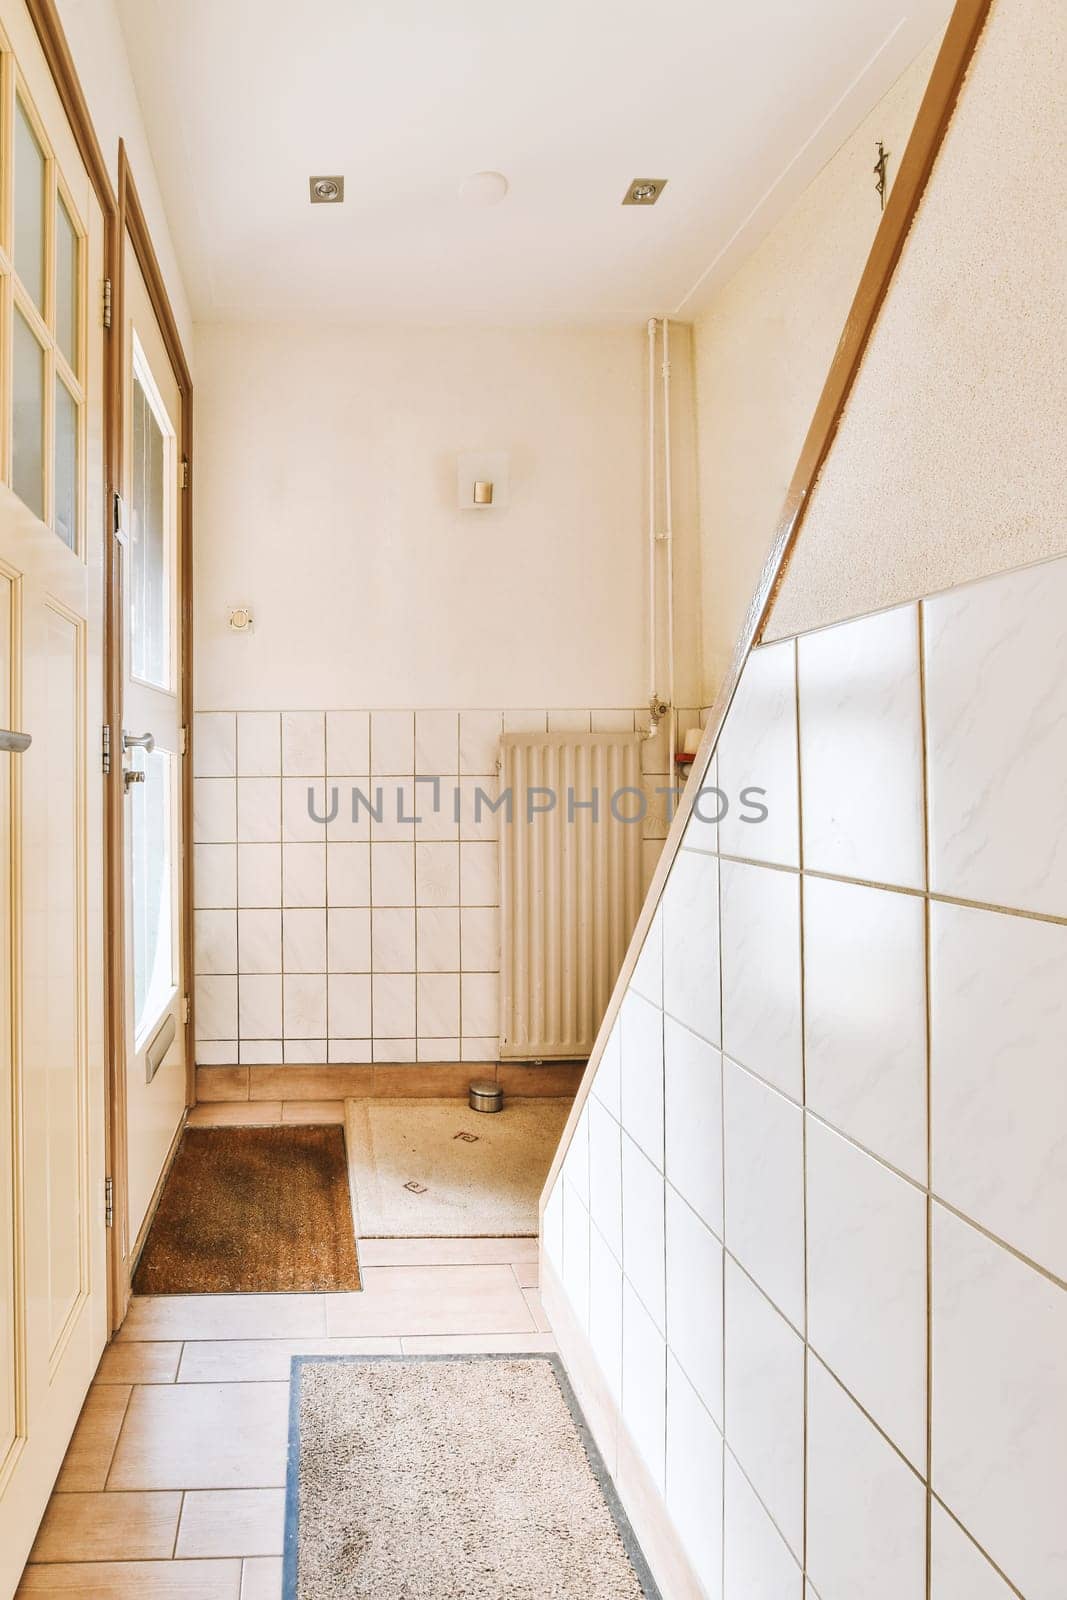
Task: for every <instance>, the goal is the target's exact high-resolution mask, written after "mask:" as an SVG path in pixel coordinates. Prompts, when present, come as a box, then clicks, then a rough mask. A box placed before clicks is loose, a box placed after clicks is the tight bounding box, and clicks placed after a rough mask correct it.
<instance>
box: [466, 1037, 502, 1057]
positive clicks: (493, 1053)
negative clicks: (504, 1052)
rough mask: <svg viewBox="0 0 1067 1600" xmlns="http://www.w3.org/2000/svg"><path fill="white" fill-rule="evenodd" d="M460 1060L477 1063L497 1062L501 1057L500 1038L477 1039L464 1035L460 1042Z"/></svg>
mask: <svg viewBox="0 0 1067 1600" xmlns="http://www.w3.org/2000/svg"><path fill="white" fill-rule="evenodd" d="M460 1046H461V1048H460V1060H461V1061H472V1062H475V1063H480V1062H483V1061H485V1062H489V1061H497V1060H499V1057H500V1037H499V1035H490V1036H489V1037H488V1038H481V1039H479V1038H477V1037H475V1036H474V1035H472V1034H467V1033H465V1034H463V1036H462V1039H461V1041H460Z"/></svg>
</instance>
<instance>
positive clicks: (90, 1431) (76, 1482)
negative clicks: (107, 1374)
mask: <svg viewBox="0 0 1067 1600" xmlns="http://www.w3.org/2000/svg"><path fill="white" fill-rule="evenodd" d="M130 1393H131V1390H130V1386H129V1384H128V1383H102V1384H95V1383H94V1384H93V1386H92V1388H91V1389H90V1390H89V1393H88V1394H87V1395H86V1397H85V1404H84V1405H83V1406H82V1410H81V1416H80V1417H79V1418H78V1422H77V1426H76V1427H75V1429H74V1433H73V1435H72V1437H71V1441H70V1444H69V1445H68V1446H67V1453H66V1456H65V1457H64V1459H63V1465H62V1467H61V1468H60V1469H59V1477H58V1478H57V1479H56V1488H57V1489H58V1490H61V1491H68V1490H69V1491H75V1490H82V1491H90V1490H93V1489H102V1488H103V1487H104V1484H105V1483H106V1482H107V1474H108V1468H109V1467H110V1466H111V1458H112V1456H113V1455H114V1453H115V1441H116V1440H117V1439H118V1436H119V1429H120V1428H121V1427H122V1419H123V1417H124V1416H125V1414H126V1407H127V1405H128V1404H129V1399H130Z"/></svg>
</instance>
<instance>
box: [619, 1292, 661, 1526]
mask: <svg viewBox="0 0 1067 1600" xmlns="http://www.w3.org/2000/svg"><path fill="white" fill-rule="evenodd" d="M622 1414H623V1419H624V1421H625V1423H626V1426H627V1429H628V1430H629V1433H630V1437H631V1438H632V1439H633V1442H634V1444H635V1446H636V1447H637V1451H638V1454H639V1455H640V1457H641V1460H642V1461H643V1462H644V1464H645V1466H646V1467H647V1468H648V1470H649V1472H650V1474H651V1476H652V1481H653V1483H655V1484H656V1486H657V1488H658V1489H659V1491H660V1493H661V1494H662V1493H663V1490H664V1487H665V1479H666V1420H667V1347H666V1345H665V1343H664V1340H663V1335H662V1334H661V1333H660V1331H659V1329H658V1328H657V1327H656V1324H655V1323H654V1322H653V1321H652V1318H651V1317H650V1316H649V1314H648V1312H647V1311H646V1310H645V1308H644V1306H643V1305H642V1304H641V1302H640V1300H639V1299H638V1298H637V1295H636V1294H635V1293H634V1290H633V1288H632V1287H631V1285H630V1284H629V1283H628V1282H627V1280H626V1278H625V1277H624V1278H623V1283H622Z"/></svg>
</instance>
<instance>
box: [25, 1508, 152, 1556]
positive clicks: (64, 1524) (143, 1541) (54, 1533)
mask: <svg viewBox="0 0 1067 1600" xmlns="http://www.w3.org/2000/svg"><path fill="white" fill-rule="evenodd" d="M181 1503H182V1497H181V1495H180V1494H172V1493H167V1494H54V1495H53V1496H52V1498H51V1500H50V1501H49V1503H48V1509H47V1510H46V1512H45V1514H44V1521H43V1522H42V1523H41V1527H40V1531H39V1533H38V1535H37V1542H36V1544H35V1545H34V1547H33V1550H32V1552H31V1554H30V1560H31V1561H61V1562H74V1561H169V1560H170V1558H171V1556H172V1554H173V1552H174V1535H175V1533H176V1532H177V1528H178V1512H179V1511H180V1510H181Z"/></svg>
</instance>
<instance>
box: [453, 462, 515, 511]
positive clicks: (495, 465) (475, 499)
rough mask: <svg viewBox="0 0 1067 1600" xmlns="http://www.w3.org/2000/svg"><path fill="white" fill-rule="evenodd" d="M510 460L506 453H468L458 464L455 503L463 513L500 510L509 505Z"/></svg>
mask: <svg viewBox="0 0 1067 1600" xmlns="http://www.w3.org/2000/svg"><path fill="white" fill-rule="evenodd" d="M510 465H511V463H510V458H509V456H508V453H507V451H506V450H469V451H466V452H464V454H462V455H461V456H460V457H459V459H458V462H457V468H458V470H457V473H456V494H457V500H456V503H457V505H458V506H459V509H460V510H461V511H487V510H490V509H491V510H493V511H499V510H500V509H501V508H502V507H503V506H506V505H507V503H508V492H509V489H510V481H509V480H510V476H511V473H510Z"/></svg>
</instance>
